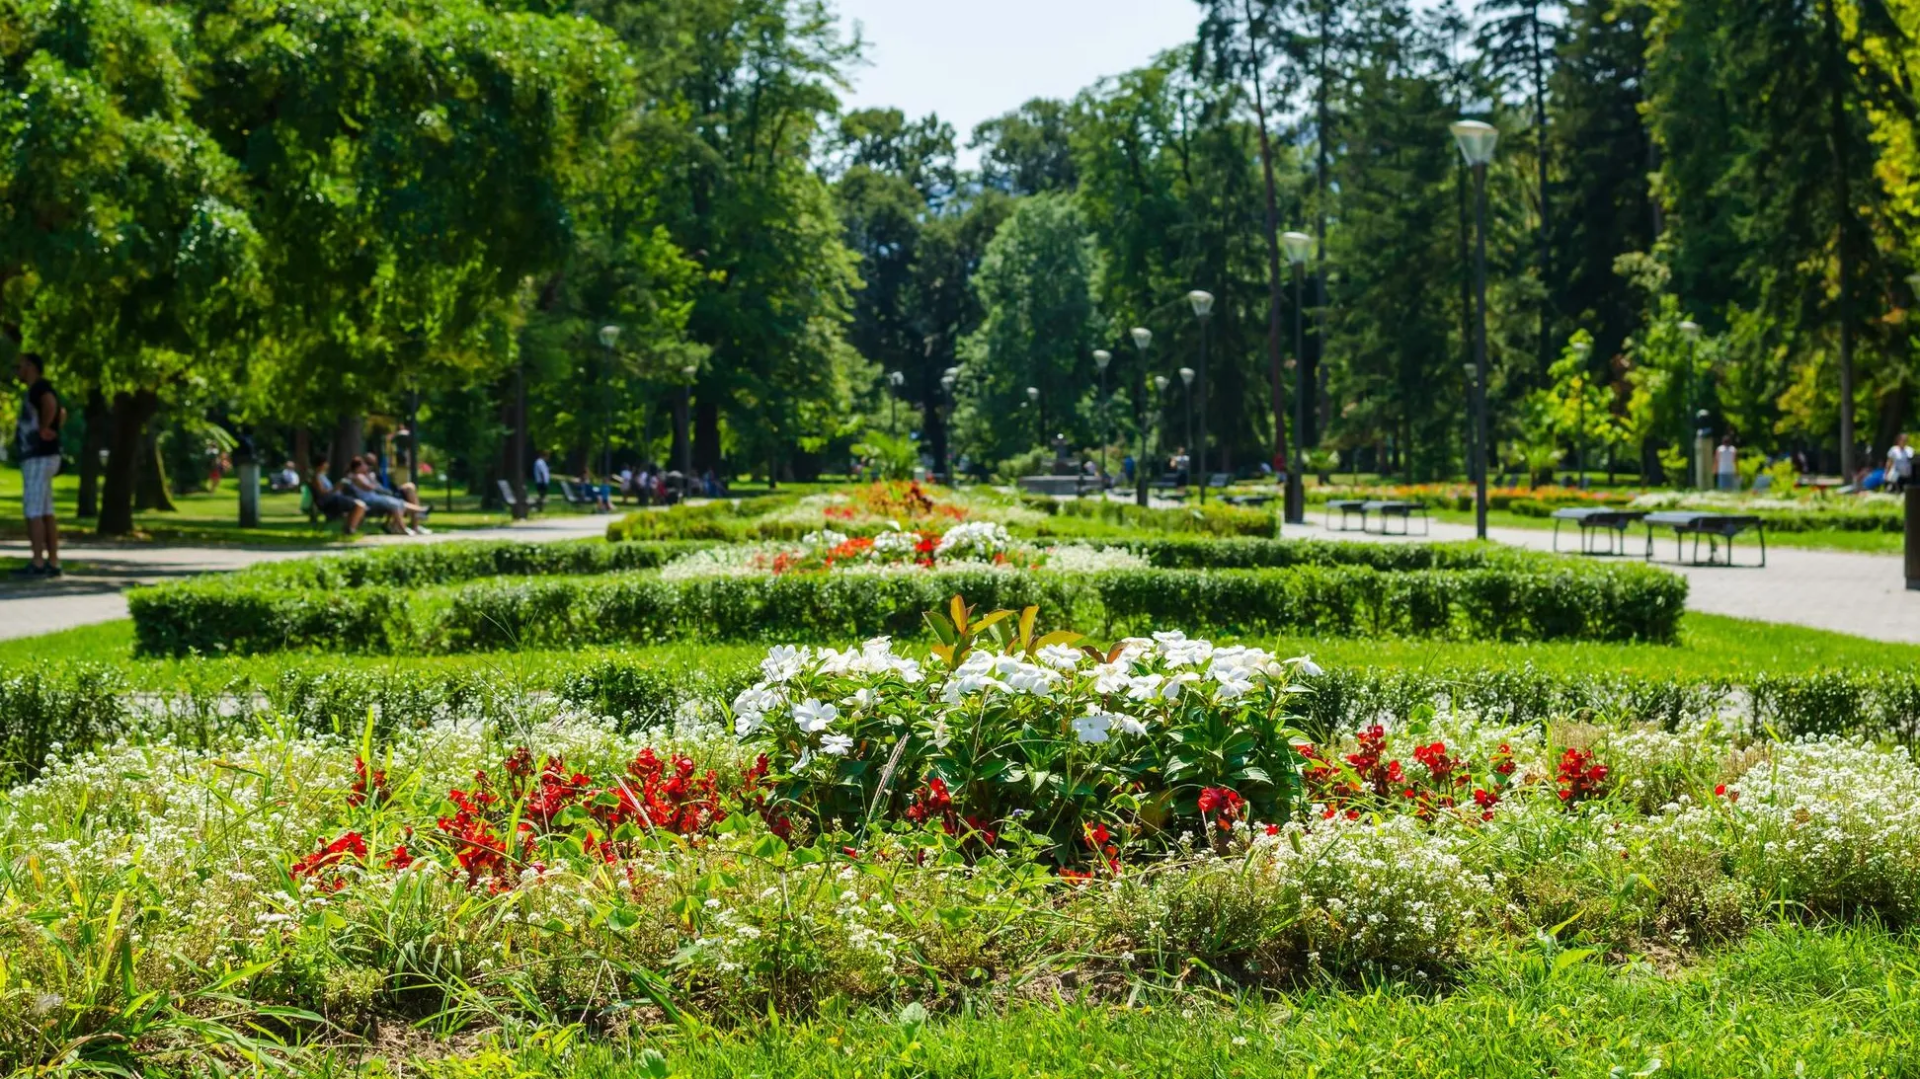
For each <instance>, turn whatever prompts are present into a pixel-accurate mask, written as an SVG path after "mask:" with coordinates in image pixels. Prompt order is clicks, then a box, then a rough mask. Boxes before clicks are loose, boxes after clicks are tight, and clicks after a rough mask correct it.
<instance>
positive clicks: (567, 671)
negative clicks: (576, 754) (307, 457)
mask: <svg viewBox="0 0 1920 1079" xmlns="http://www.w3.org/2000/svg"><path fill="white" fill-rule="evenodd" d="M287 663H288V666H287V669H285V670H283V671H282V672H281V673H280V674H279V676H278V677H277V678H275V679H273V680H272V681H268V682H264V683H260V682H254V681H252V680H249V679H246V678H230V677H227V676H225V675H223V674H221V673H220V672H219V671H218V668H217V667H214V666H211V665H209V666H204V667H189V668H186V669H184V670H183V672H182V674H181V682H180V683H179V684H178V685H177V686H175V687H173V688H172V689H170V690H168V691H166V692H161V693H133V692H131V691H130V690H129V688H128V686H127V683H126V680H125V678H124V676H123V675H121V673H120V672H119V671H117V670H116V669H114V668H112V667H108V666H105V665H102V664H89V663H73V664H54V665H52V666H50V667H48V668H47V669H45V670H41V671H34V672H30V673H24V674H20V675H14V676H11V677H6V678H0V786H6V785H11V784H13V783H16V782H20V781H23V780H26V779H29V778H31V777H32V776H33V775H34V774H36V773H37V772H38V770H39V767H40V765H41V763H42V762H43V761H44V760H45V759H46V756H47V754H48V753H49V752H51V751H52V747H53V746H54V745H55V744H60V745H63V746H64V747H66V749H67V750H68V751H69V752H71V751H76V750H80V749H84V748H87V747H90V746H93V745H97V744H100V743H102V742H106V741H111V740H113V739H115V738H118V737H122V736H129V735H133V736H140V737H167V738H171V739H173V740H175V741H180V742H185V743H188V744H192V745H198V746H203V747H205V746H213V745H218V744H220V743H222V741H223V740H227V739H232V738H236V737H243V736H245V735H246V734H248V733H251V732H252V731H253V730H254V729H256V728H257V726H258V724H259V723H261V722H263V721H272V722H282V723H284V722H292V723H294V724H296V725H297V726H299V727H301V728H302V729H307V730H320V731H325V730H337V731H340V732H342V733H343V734H346V735H349V736H352V735H356V734H357V733H358V731H359V729H360V727H361V725H362V724H363V723H364V722H365V721H366V717H367V715H368V713H369V712H370V711H371V713H372V714H373V715H374V717H375V721H376V725H377V727H378V728H379V730H380V731H381V732H382V735H383V736H384V734H385V733H386V732H389V731H392V730H395V729H400V728H406V727H415V726H420V725H424V724H426V723H430V722H432V721H434V720H436V719H441V718H447V717H458V718H471V719H476V720H479V721H482V722H487V723H524V722H528V721H530V719H532V718H537V716H538V714H539V712H540V709H541V708H542V707H546V706H559V707H565V708H569V709H577V710H582V711H589V712H592V713H594V714H597V715H605V716H609V717H612V718H615V719H617V720H618V721H620V723H621V725H622V726H623V727H625V728H627V729H634V728H642V727H652V726H657V725H660V724H664V723H668V722H671V720H672V719H673V717H674V714H675V712H676V711H677V710H678V708H679V706H680V705H681V703H682V702H683V701H686V700H689V699H698V700H705V701H708V702H718V701H726V700H731V699H732V698H733V696H734V694H736V693H737V692H739V690H740V689H741V688H743V687H744V686H746V685H747V684H749V683H750V682H752V681H753V680H754V679H755V678H756V677H758V671H757V668H756V667H754V666H752V665H741V664H737V663H736V664H729V665H728V666H727V667H725V668H713V667H710V666H701V667H695V666H693V665H690V664H686V663H680V662H675V663H670V664H659V663H649V662H646V661H645V660H644V659H641V658H638V657H633V656H624V655H591V654H589V655H583V656H581V657H579V659H578V660H577V662H568V663H562V664H556V665H554V666H552V667H550V668H545V669H542V670H539V671H536V672H535V673H532V674H526V673H520V672H515V673H503V672H496V671H492V670H479V671H475V670H459V671H435V672H422V671H411V670H400V671H392V670H370V669H366V668H362V667H351V666H344V665H332V664H331V663H330V662H329V661H327V660H325V659H315V658H293V657H290V658H289V659H288V661H287ZM1307 681H1308V682H1309V688H1310V689H1311V690H1312V692H1311V693H1308V694H1305V695H1303V696H1301V697H1300V698H1299V700H1298V705H1297V707H1299V708H1300V709H1301V710H1302V713H1303V714H1302V717H1301V721H1300V726H1301V727H1302V729H1304V730H1306V731H1307V732H1308V733H1309V734H1312V735H1315V736H1316V737H1319V736H1324V735H1325V734H1326V733H1328V732H1332V731H1340V730H1352V729H1355V728H1358V727H1361V726H1364V725H1366V724H1369V723H1373V722H1377V721H1387V722H1394V721H1400V720H1405V719H1406V718H1408V717H1410V716H1412V715H1414V714H1416V713H1417V712H1418V711H1420V710H1422V709H1425V708H1429V707H1435V706H1438V707H1443V708H1450V709H1457V710H1460V711H1463V712H1467V713H1469V714H1475V715H1482V716H1486V717H1489V718H1493V719H1498V720H1501V721H1504V722H1509V723H1513V724H1526V723H1544V722H1548V721H1550V720H1555V719H1559V718H1562V717H1572V718H1579V717H1581V716H1583V715H1586V714H1600V715H1607V716H1612V717H1617V718H1622V719H1627V720H1632V721H1639V722H1649V723H1655V724H1658V725H1660V726H1663V727H1667V728H1675V727H1678V726H1681V725H1683V724H1686V723H1689V722H1693V721H1697V720H1699V719H1701V718H1703V717H1708V716H1713V715H1722V716H1726V717H1729V718H1735V717H1737V718H1739V719H1743V720H1745V721H1746V722H1748V723H1750V724H1752V725H1753V726H1754V727H1756V728H1759V727H1766V728H1770V729H1771V730H1772V731H1774V732H1775V733H1777V734H1778V735H1779V736H1781V737H1784V738H1793V737H1797V736H1800V735H1820V734H1861V735H1865V736H1867V737H1872V738H1888V739H1892V740H1896V741H1900V742H1904V743H1907V744H1909V745H1911V744H1915V743H1920V672H1904V673H1898V674H1895V673H1890V672H1885V671H1875V672H1864V673H1856V672H1851V671H1830V672H1819V673H1811V674H1803V675H1762V676H1760V677H1758V678H1756V679H1754V680H1752V681H1750V682H1746V683H1741V682H1736V681H1733V680H1731V679H1724V678H1706V679H1700V678H1683V679H1672V678H1646V677H1639V676H1632V675H1621V674H1615V673H1612V672H1595V673H1592V674H1584V675H1562V674H1547V673H1543V672H1540V671H1536V670H1532V669H1520V670H1494V671H1486V670H1477V669H1442V670H1393V669H1388V670H1366V669H1358V668H1332V669H1330V670H1328V671H1327V672H1326V673H1325V674H1323V675H1321V676H1320V677H1318V678H1313V679H1308V680H1307Z"/></svg>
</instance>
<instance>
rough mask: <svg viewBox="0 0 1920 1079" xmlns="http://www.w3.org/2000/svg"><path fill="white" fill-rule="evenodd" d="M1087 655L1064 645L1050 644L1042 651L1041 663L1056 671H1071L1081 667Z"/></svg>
mask: <svg viewBox="0 0 1920 1079" xmlns="http://www.w3.org/2000/svg"><path fill="white" fill-rule="evenodd" d="M1083 658H1085V653H1083V652H1081V651H1080V650H1079V649H1078V648H1074V647H1071V646H1069V645H1064V644H1050V645H1047V646H1046V647H1045V648H1042V649H1041V650H1040V662H1042V663H1044V664H1046V665H1047V666H1049V667H1052V668H1054V669H1056V670H1062V671H1070V670H1073V669H1074V668H1075V667H1078V666H1080V660H1081V659H1083Z"/></svg>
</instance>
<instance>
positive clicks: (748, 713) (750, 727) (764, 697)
mask: <svg viewBox="0 0 1920 1079" xmlns="http://www.w3.org/2000/svg"><path fill="white" fill-rule="evenodd" d="M781 699H782V697H781V693H780V691H779V690H777V689H773V688H772V687H770V686H768V685H767V683H765V682H761V683H759V684H758V685H755V686H754V687H753V688H752V689H747V690H742V691H741V693H740V695H739V696H738V697H735V698H734V699H733V716H734V720H733V730H734V733H735V734H737V735H739V736H740V737H742V738H745V737H746V736H748V735H750V734H752V733H754V732H755V731H758V730H759V729H760V728H761V727H763V726H765V725H766V715H767V713H768V712H770V711H772V710H773V709H775V708H778V707H780V703H781Z"/></svg>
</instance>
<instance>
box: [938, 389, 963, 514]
mask: <svg viewBox="0 0 1920 1079" xmlns="http://www.w3.org/2000/svg"><path fill="white" fill-rule="evenodd" d="M958 381H960V369H959V368H958V367H949V368H947V370H946V372H945V373H944V374H942V375H941V376H940V390H941V393H942V394H944V395H945V396H946V399H947V416H946V421H945V422H943V424H942V426H941V428H940V429H941V430H942V431H943V432H945V437H943V438H941V439H940V474H941V475H943V476H945V477H946V478H947V486H949V487H953V486H957V485H956V484H955V483H954V482H953V480H954V476H953V427H952V423H951V421H952V419H953V405H954V400H953V386H954V383H956V382H958Z"/></svg>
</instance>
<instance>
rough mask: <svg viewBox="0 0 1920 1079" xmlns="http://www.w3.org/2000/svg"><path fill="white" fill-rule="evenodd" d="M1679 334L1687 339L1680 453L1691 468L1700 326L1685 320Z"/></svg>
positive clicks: (1682, 382) (1681, 407) (1682, 393)
mask: <svg viewBox="0 0 1920 1079" xmlns="http://www.w3.org/2000/svg"><path fill="white" fill-rule="evenodd" d="M1680 334H1681V336H1683V337H1685V338H1686V339H1687V372H1686V378H1684V379H1683V380H1681V383H1680V386H1681V389H1680V394H1681V397H1680V453H1681V455H1682V456H1684V457H1686V458H1687V459H1688V462H1689V465H1690V466H1691V462H1692V459H1693V440H1694V437H1695V436H1694V433H1693V422H1694V418H1693V412H1694V408H1693V404H1694V389H1693V370H1694V367H1695V366H1697V365H1698V363H1699V361H1698V360H1697V359H1696V358H1695V356H1694V350H1695V349H1696V348H1698V346H1699V342H1700V324H1699V323H1698V322H1695V321H1693V320H1692V319H1687V320H1686V321H1684V322H1682V323H1680ZM1690 479H1691V478H1689V479H1683V480H1681V481H1680V482H1678V483H1676V484H1674V486H1676V487H1685V486H1687V484H1688V483H1689V482H1690Z"/></svg>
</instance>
